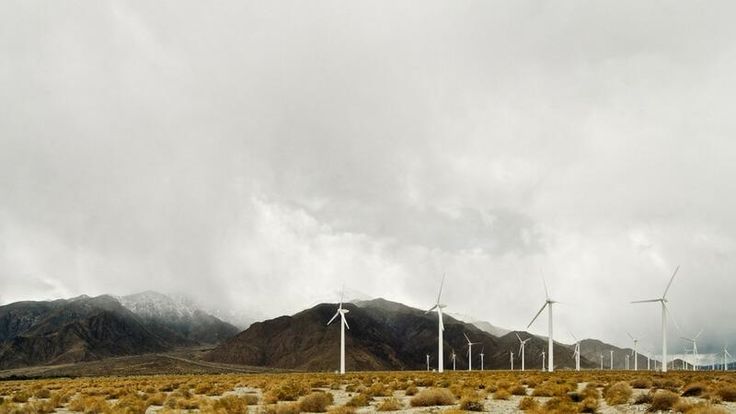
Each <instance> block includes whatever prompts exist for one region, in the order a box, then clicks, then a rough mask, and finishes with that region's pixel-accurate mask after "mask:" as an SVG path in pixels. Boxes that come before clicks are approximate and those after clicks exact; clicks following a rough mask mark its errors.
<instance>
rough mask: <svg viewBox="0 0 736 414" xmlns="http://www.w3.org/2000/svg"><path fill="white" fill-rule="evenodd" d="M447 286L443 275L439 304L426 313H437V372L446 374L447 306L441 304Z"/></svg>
mask: <svg viewBox="0 0 736 414" xmlns="http://www.w3.org/2000/svg"><path fill="white" fill-rule="evenodd" d="M444 284H445V275H444V274H443V275H442V282H440V292H439V293H438V294H437V303H435V304H434V306H432V307H431V308H429V310H427V311H426V312H424V313H425V314H426V313H429V312H432V311H433V310H434V311H437V321H438V322H437V337H438V339H437V372H444V365H445V361H444V358H443V355H444V351H443V350H442V341H443V338H442V331H444V330H445V324H444V323H443V322H442V309H444V308H446V306H445V305H442V304H440V298H441V297H442V286H443V285H444Z"/></svg>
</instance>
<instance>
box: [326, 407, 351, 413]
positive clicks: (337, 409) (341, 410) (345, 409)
mask: <svg viewBox="0 0 736 414" xmlns="http://www.w3.org/2000/svg"><path fill="white" fill-rule="evenodd" d="M327 413H328V414H355V407H348V406H345V405H341V406H339V407H333V408H330V410H329V411H327Z"/></svg>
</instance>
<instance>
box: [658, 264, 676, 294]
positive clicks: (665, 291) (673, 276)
mask: <svg viewBox="0 0 736 414" xmlns="http://www.w3.org/2000/svg"><path fill="white" fill-rule="evenodd" d="M678 270H680V265H677V267H676V268H675V272H674V273H672V277H671V278H670V283H668V284H667V288H665V290H664V294H663V295H662V299H664V298H666V297H667V292H668V291H669V290H670V286H672V281H673V280H675V275H676V274H677V271H678Z"/></svg>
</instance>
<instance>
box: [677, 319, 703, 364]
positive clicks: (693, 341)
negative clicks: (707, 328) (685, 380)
mask: <svg viewBox="0 0 736 414" xmlns="http://www.w3.org/2000/svg"><path fill="white" fill-rule="evenodd" d="M702 333H703V330H702V329H701V330H700V332H698V334H697V335H695V336H694V337H692V338H686V337H684V336H681V337H680V339H682V340H683V341H687V342H690V343H691V344H693V349H692V351H693V371H695V366H696V365H698V342H697V339H698V337H699V336H700V334H702Z"/></svg>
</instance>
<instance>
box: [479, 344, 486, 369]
mask: <svg viewBox="0 0 736 414" xmlns="http://www.w3.org/2000/svg"><path fill="white" fill-rule="evenodd" d="M485 349H486V347H485V345H484V346H482V347H481V348H480V370H481V371H483V355H485V354H484V353H483V350H485Z"/></svg>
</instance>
